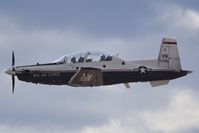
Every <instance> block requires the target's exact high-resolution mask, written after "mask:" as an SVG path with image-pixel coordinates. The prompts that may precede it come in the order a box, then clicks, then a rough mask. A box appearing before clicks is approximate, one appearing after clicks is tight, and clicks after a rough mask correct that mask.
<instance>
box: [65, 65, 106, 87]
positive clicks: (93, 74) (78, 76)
mask: <svg viewBox="0 0 199 133" xmlns="http://www.w3.org/2000/svg"><path fill="white" fill-rule="evenodd" d="M68 83H69V84H70V85H72V86H83V87H86V86H100V85H103V76H102V71H101V70H100V69H96V68H80V69H79V70H78V71H77V72H76V73H75V74H74V75H73V77H72V78H71V79H70V81H69V82H68Z"/></svg>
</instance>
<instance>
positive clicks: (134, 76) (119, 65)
mask: <svg viewBox="0 0 199 133" xmlns="http://www.w3.org/2000/svg"><path fill="white" fill-rule="evenodd" d="M81 67H84V68H97V69H101V70H102V76H103V78H102V79H103V85H112V84H120V83H129V82H147V81H156V80H170V79H176V78H179V77H182V76H185V75H186V74H187V72H186V71H171V70H167V69H160V68H147V67H145V68H143V70H141V69H142V68H141V67H142V66H140V65H137V64H133V63H132V62H125V61H123V60H121V59H119V58H117V57H115V58H113V59H112V60H111V61H100V62H84V63H49V64H36V65H28V66H18V67H15V71H16V76H17V77H18V79H19V80H21V81H26V82H32V83H36V84H37V83H39V84H48V85H69V84H68V82H69V81H70V79H71V78H72V77H73V75H74V74H75V73H76V72H77V71H78V69H79V68H81Z"/></svg>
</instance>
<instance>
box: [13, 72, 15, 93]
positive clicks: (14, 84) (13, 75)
mask: <svg viewBox="0 0 199 133" xmlns="http://www.w3.org/2000/svg"><path fill="white" fill-rule="evenodd" d="M14 89H15V76H14V75H13V76H12V93H13V94H14Z"/></svg>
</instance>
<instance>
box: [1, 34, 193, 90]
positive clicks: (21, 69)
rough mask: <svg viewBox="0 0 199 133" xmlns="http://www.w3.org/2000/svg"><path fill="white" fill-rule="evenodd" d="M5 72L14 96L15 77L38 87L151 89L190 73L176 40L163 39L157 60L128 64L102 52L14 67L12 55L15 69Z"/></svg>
mask: <svg viewBox="0 0 199 133" xmlns="http://www.w3.org/2000/svg"><path fill="white" fill-rule="evenodd" d="M5 73H7V74H9V75H11V76H12V92H13V93H14V85H15V76H17V77H18V79H19V80H21V81H25V82H32V83H35V84H38V83H39V84H47V85H70V86H74V87H86V86H90V87H93V86H103V85H113V84H120V83H123V84H124V85H125V86H126V87H127V88H130V85H129V83H130V82H148V81H149V82H150V84H151V86H152V87H155V86H160V85H164V84H168V82H169V81H170V80H172V79H176V78H179V77H182V76H185V75H187V74H189V73H191V71H187V70H182V68H181V63H180V57H179V53H178V47H177V42H176V40H175V39H170V38H163V39H162V44H161V47H160V52H159V56H158V58H157V59H155V60H140V61H126V60H123V59H120V58H119V57H118V56H110V55H108V54H104V53H101V52H85V53H80V54H70V55H66V56H63V57H61V58H60V59H58V60H56V61H54V62H51V63H47V64H39V63H37V64H35V65H26V66H15V57H14V52H12V67H11V68H9V69H7V70H6V71H5Z"/></svg>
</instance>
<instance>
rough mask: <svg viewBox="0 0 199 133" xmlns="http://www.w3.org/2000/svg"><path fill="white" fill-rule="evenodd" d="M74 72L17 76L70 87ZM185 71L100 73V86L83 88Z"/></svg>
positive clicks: (164, 77) (169, 76)
mask: <svg viewBox="0 0 199 133" xmlns="http://www.w3.org/2000/svg"><path fill="white" fill-rule="evenodd" d="M75 73H76V72H75V71H74V72H62V73H44V72H43V73H42V72H39V73H38V72H35V73H22V74H17V77H18V79H19V80H21V81H26V82H32V83H36V84H37V83H39V84H47V85H71V84H69V81H70V80H71V78H72V77H73V75H74V74H75ZM186 74H187V71H149V72H146V73H140V72H139V71H136V72H134V71H106V72H102V84H86V85H83V86H100V85H113V84H120V83H129V82H147V81H156V80H170V79H176V78H179V77H182V76H185V75H186Z"/></svg>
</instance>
